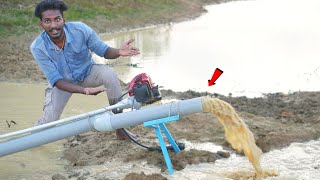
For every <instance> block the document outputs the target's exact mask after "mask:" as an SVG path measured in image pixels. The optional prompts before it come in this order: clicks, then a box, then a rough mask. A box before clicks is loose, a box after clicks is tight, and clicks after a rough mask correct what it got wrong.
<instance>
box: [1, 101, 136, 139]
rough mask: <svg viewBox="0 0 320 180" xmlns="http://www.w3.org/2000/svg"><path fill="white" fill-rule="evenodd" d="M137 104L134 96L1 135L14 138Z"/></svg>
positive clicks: (2, 137)
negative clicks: (99, 107) (93, 109)
mask: <svg viewBox="0 0 320 180" xmlns="http://www.w3.org/2000/svg"><path fill="white" fill-rule="evenodd" d="M135 104H137V105H138V104H139V103H137V102H134V99H133V98H128V99H124V100H122V101H120V102H119V103H117V104H114V105H111V106H107V107H104V108H101V109H97V110H95V111H91V112H88V113H84V114H80V115H76V116H72V117H68V118H64V119H60V120H57V121H54V122H50V123H47V124H42V125H39V126H35V127H31V128H27V129H23V130H20V131H15V132H11V133H7V134H2V135H0V140H1V139H5V138H12V137H16V136H21V135H26V134H30V133H33V132H37V131H40V130H44V129H48V128H51V127H54V126H59V125H62V124H67V123H70V122H73V121H78V120H81V119H86V118H88V117H92V116H95V115H98V114H101V113H104V112H106V111H110V110H113V109H117V108H119V109H125V108H130V107H131V106H132V105H135Z"/></svg>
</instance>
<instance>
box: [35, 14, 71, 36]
mask: <svg viewBox="0 0 320 180" xmlns="http://www.w3.org/2000/svg"><path fill="white" fill-rule="evenodd" d="M64 22H65V19H64V18H63V17H62V15H61V13H60V11H59V10H46V11H43V12H42V19H41V21H40V26H41V27H42V28H43V30H45V31H46V32H47V33H48V35H49V36H50V38H52V39H59V38H60V37H61V35H62V34H63V26H64Z"/></svg>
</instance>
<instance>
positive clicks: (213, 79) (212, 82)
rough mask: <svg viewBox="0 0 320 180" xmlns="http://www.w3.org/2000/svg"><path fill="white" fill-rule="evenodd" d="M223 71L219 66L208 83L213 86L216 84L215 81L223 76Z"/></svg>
mask: <svg viewBox="0 0 320 180" xmlns="http://www.w3.org/2000/svg"><path fill="white" fill-rule="evenodd" d="M222 73H223V71H222V70H221V69H219V68H216V70H215V71H214V73H213V75H212V78H211V79H209V80H208V85H209V86H212V85H215V84H216V83H215V81H216V80H217V79H218V78H219V77H220V76H221V74H222Z"/></svg>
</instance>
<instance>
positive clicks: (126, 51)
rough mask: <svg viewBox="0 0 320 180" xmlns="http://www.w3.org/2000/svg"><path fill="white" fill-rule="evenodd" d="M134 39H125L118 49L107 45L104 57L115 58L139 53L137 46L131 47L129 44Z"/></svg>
mask: <svg viewBox="0 0 320 180" xmlns="http://www.w3.org/2000/svg"><path fill="white" fill-rule="evenodd" d="M133 41H134V39H130V40H129V41H126V42H125V43H124V44H123V45H122V46H121V47H120V48H119V49H117V48H112V47H109V48H108V49H107V51H106V52H105V54H104V58H106V59H116V58H118V57H119V56H134V55H138V54H140V51H139V49H138V48H135V47H132V46H131V45H130V44H131V43H132V42H133Z"/></svg>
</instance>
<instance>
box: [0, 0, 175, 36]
mask: <svg viewBox="0 0 320 180" xmlns="http://www.w3.org/2000/svg"><path fill="white" fill-rule="evenodd" d="M37 2H38V1H34V0H3V2H2V3H1V5H0V11H1V14H0V36H1V37H7V36H12V35H21V34H25V33H30V32H37V31H39V30H41V29H40V28H39V27H38V25H37V24H38V21H39V19H38V18H36V17H35V16H34V8H35V6H36V3H37ZM64 2H65V3H66V4H67V5H68V8H69V9H68V10H67V11H66V12H65V13H64V16H65V17H66V18H67V20H68V21H69V20H70V21H73V20H77V21H84V20H90V19H92V18H94V17H96V16H105V17H106V18H107V19H108V20H110V21H112V20H113V19H116V18H119V17H127V18H128V19H129V17H130V18H150V15H154V16H157V15H160V14H168V13H170V12H171V13H174V12H175V11H177V10H179V9H181V8H179V6H181V4H179V2H178V1H177V0H64Z"/></svg>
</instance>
